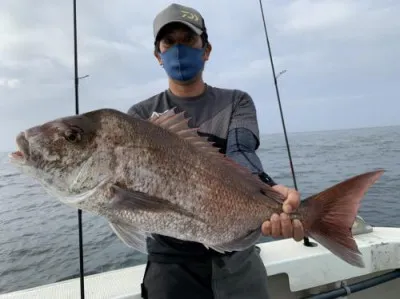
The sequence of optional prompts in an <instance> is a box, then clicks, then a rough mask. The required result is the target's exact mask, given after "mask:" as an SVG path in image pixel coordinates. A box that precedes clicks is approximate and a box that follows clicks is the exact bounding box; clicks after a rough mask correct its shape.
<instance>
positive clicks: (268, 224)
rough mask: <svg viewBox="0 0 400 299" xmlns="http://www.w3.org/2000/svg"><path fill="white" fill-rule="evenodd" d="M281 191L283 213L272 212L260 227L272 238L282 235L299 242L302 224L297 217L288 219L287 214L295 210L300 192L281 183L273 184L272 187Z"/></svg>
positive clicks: (301, 234) (298, 203)
mask: <svg viewBox="0 0 400 299" xmlns="http://www.w3.org/2000/svg"><path fill="white" fill-rule="evenodd" d="M272 188H273V189H275V190H276V191H278V192H279V193H281V194H282V195H283V196H284V198H285V201H284V203H283V207H282V209H283V213H281V214H280V215H278V214H273V215H272V216H271V219H270V220H269V221H265V222H264V223H263V225H262V227H261V230H262V233H263V234H264V235H265V236H271V237H274V238H279V237H284V238H293V239H294V240H295V241H297V242H299V241H301V240H302V239H303V238H304V230H303V225H302V224H301V222H300V221H299V220H297V219H294V220H293V221H291V220H290V218H289V216H288V214H289V213H291V212H292V211H294V210H296V209H297V208H298V206H299V205H300V194H299V192H297V191H296V190H295V189H290V188H287V187H285V186H283V185H275V186H273V187H272Z"/></svg>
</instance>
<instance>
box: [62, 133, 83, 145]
mask: <svg viewBox="0 0 400 299" xmlns="http://www.w3.org/2000/svg"><path fill="white" fill-rule="evenodd" d="M64 136H65V139H66V140H67V141H69V142H71V143H76V142H79V141H80V140H81V134H80V133H79V132H78V131H76V130H67V131H66V132H65V135H64Z"/></svg>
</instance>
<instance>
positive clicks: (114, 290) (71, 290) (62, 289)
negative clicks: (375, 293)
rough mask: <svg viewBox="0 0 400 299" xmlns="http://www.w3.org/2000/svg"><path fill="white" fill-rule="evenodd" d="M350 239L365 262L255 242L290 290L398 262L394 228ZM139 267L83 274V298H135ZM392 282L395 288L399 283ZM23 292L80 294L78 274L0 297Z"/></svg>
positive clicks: (283, 243) (32, 297)
mask: <svg viewBox="0 0 400 299" xmlns="http://www.w3.org/2000/svg"><path fill="white" fill-rule="evenodd" d="M355 239H356V241H357V244H358V246H359V248H360V251H361V252H362V254H363V259H364V262H365V265H366V267H365V268H356V267H353V266H351V265H349V264H347V263H345V262H344V261H342V260H340V259H339V258H337V257H336V256H334V255H332V254H331V253H330V252H329V251H328V250H327V249H325V248H323V247H321V246H317V247H305V246H304V245H303V243H302V242H299V243H296V242H294V241H293V240H292V239H287V240H280V241H275V242H268V243H262V244H259V247H260V248H261V257H262V259H263V261H264V264H265V266H266V269H267V272H268V275H269V277H273V276H275V275H279V274H287V277H288V287H289V288H290V291H291V292H296V291H300V290H305V289H309V288H313V287H318V286H322V285H326V284H329V283H336V282H340V281H343V280H346V279H351V278H354V277H359V276H363V275H367V274H371V273H376V272H380V271H387V270H394V269H398V268H400V228H386V227H376V228H374V231H373V232H371V233H367V234H361V235H356V236H355ZM312 241H313V240H312ZM143 273H144V265H139V266H135V267H129V268H125V269H120V270H114V271H109V272H106V273H100V274H94V275H90V276H86V277H85V298H88V299H94V298H96V299H99V298H108V299H110V298H112V299H123V298H124V299H128V298H130V299H136V298H141V297H140V283H141V281H142V277H143ZM396 285H397V286H398V287H399V289H398V290H396V291H397V293H400V283H397V284H396ZM286 289H287V287H286ZM287 291H288V290H286V292H287ZM25 298H29V299H36V298H38V299H39V298H40V299H48V298H49V299H50V298H51V299H57V298H65V299H69V298H71V299H72V298H73V299H76V298H80V282H79V278H76V279H71V280H67V281H62V282H58V283H52V284H48V285H43V286H40V287H36V288H32V289H27V290H21V291H17V292H13V293H8V294H3V295H0V299H25Z"/></svg>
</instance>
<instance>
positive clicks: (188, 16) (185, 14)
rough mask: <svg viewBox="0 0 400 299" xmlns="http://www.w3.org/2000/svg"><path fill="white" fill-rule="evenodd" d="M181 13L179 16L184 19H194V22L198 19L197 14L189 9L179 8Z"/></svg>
mask: <svg viewBox="0 0 400 299" xmlns="http://www.w3.org/2000/svg"><path fill="white" fill-rule="evenodd" d="M181 13H182V15H181V17H182V18H184V19H189V20H192V21H193V20H194V21H196V22H198V21H199V16H198V15H196V14H194V13H192V12H190V11H185V10H181Z"/></svg>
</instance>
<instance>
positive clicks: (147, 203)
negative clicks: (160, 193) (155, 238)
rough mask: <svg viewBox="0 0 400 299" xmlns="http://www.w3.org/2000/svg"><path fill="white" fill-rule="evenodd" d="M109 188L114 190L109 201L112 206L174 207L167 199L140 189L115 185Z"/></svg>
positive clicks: (127, 207)
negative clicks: (135, 189) (127, 188)
mask: <svg viewBox="0 0 400 299" xmlns="http://www.w3.org/2000/svg"><path fill="white" fill-rule="evenodd" d="M111 188H112V189H113V191H114V197H113V199H112V200H111V202H110V205H111V206H112V208H123V209H140V210H151V211H158V210H165V209H171V208H172V207H174V206H173V205H172V204H171V203H170V202H169V201H167V200H163V199H161V198H158V197H155V196H151V195H149V194H146V193H143V192H140V191H134V190H126V189H123V188H121V187H119V186H117V185H113V186H112V187H111Z"/></svg>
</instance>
